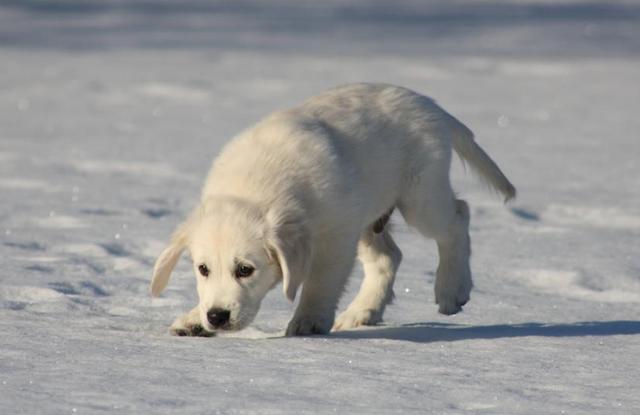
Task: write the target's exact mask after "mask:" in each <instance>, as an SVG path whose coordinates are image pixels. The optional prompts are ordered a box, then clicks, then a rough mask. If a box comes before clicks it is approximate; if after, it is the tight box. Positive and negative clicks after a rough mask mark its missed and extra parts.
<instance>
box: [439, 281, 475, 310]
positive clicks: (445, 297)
mask: <svg viewBox="0 0 640 415" xmlns="http://www.w3.org/2000/svg"><path fill="white" fill-rule="evenodd" d="M470 295H471V286H469V287H468V288H466V287H461V289H460V290H458V292H457V293H454V294H453V295H452V294H451V293H447V292H445V293H438V292H436V304H438V312H439V313H440V314H444V315H447V316H450V315H452V314H456V313H458V312H460V311H462V306H463V305H465V304H467V303H468V302H469V299H470Z"/></svg>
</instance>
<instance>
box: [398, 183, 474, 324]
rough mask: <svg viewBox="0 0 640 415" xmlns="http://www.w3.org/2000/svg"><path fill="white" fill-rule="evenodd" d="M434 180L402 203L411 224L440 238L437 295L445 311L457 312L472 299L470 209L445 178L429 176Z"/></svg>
mask: <svg viewBox="0 0 640 415" xmlns="http://www.w3.org/2000/svg"><path fill="white" fill-rule="evenodd" d="M426 177H429V179H430V183H421V185H420V190H418V191H414V192H411V196H410V197H408V198H405V199H404V200H403V202H402V204H400V206H399V207H400V211H401V212H402V214H403V216H404V218H405V220H406V221H407V223H408V224H409V225H411V226H413V227H415V228H416V229H418V231H420V233H422V234H423V235H424V236H426V237H430V238H433V239H435V240H436V242H437V244H438V254H439V257H440V261H439V264H438V270H437V272H436V284H435V297H436V303H437V304H438V306H439V308H438V311H439V312H440V313H442V314H455V313H457V312H459V311H461V310H462V306H463V305H464V304H466V303H467V302H468V301H469V296H470V293H471V288H472V287H473V283H472V280H471V269H470V267H469V257H470V255H471V243H470V240H469V208H468V206H467V203H466V202H465V201H464V200H456V199H455V196H454V194H453V192H452V190H451V187H450V185H449V179H448V174H447V175H446V176H445V177H442V176H440V179H441V180H437V179H438V176H437V175H429V176H426Z"/></svg>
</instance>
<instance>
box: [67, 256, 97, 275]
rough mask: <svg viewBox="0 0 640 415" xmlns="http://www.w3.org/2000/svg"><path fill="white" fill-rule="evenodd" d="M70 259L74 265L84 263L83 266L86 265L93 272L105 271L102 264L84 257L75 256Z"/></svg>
mask: <svg viewBox="0 0 640 415" xmlns="http://www.w3.org/2000/svg"><path fill="white" fill-rule="evenodd" d="M70 261H71V262H72V263H73V264H76V265H84V266H86V267H87V268H89V269H90V270H91V271H93V273H94V274H104V272H105V268H104V267H103V266H102V265H100V264H98V263H97V262H95V261H91V260H89V259H86V258H79V257H76V258H71V259H70Z"/></svg>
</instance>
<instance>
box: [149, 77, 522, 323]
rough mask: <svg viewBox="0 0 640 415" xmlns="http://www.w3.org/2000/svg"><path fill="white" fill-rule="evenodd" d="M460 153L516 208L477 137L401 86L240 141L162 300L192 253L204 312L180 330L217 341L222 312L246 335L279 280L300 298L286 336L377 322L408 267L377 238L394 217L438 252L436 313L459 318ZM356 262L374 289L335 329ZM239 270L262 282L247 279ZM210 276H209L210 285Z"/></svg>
mask: <svg viewBox="0 0 640 415" xmlns="http://www.w3.org/2000/svg"><path fill="white" fill-rule="evenodd" d="M452 148H454V149H455V150H456V152H457V153H458V154H459V155H460V156H461V157H462V158H463V159H465V160H466V161H467V162H468V163H470V165H471V167H472V168H473V169H474V170H475V171H476V172H478V173H479V175H480V176H481V177H482V178H483V179H484V180H485V181H487V183H488V184H489V185H490V186H491V187H493V188H494V189H496V190H497V191H499V192H501V193H502V194H503V195H504V196H505V198H506V199H510V198H512V197H514V196H515V189H514V187H513V186H512V185H511V183H509V181H508V180H507V179H506V178H505V176H504V175H503V174H502V172H501V171H500V170H499V168H498V167H497V166H496V164H495V163H494V162H493V161H492V160H491V159H490V158H489V156H487V154H486V153H485V152H484V151H483V150H482V149H481V148H480V147H479V146H478V145H477V144H476V143H475V142H474V141H473V135H472V133H471V131H470V130H469V129H467V128H466V127H465V126H464V125H462V124H461V123H460V122H459V121H458V120H456V119H455V118H454V117H453V116H451V115H449V114H448V113H446V112H445V111H444V110H443V109H442V108H440V107H439V106H438V105H436V104H435V102H434V101H432V100H431V99H429V98H427V97H425V96H422V95H419V94H417V93H415V92H412V91H409V90H407V89H404V88H400V87H396V86H391V85H381V84H354V85H347V86H342V87H338V88H335V89H332V90H329V91H327V92H325V93H323V94H321V95H319V96H317V97H314V98H311V99H309V100H308V101H306V102H305V103H303V104H302V105H300V106H298V107H296V108H293V109H289V110H285V111H280V112H276V113H274V114H272V115H271V116H269V117H267V118H266V119H264V120H263V121H261V122H259V123H258V124H257V125H255V126H254V127H252V128H250V129H249V130H247V131H245V132H243V133H241V134H240V135H239V136H237V137H236V138H234V139H233V140H232V141H231V142H229V143H228V144H227V146H226V147H225V148H224V149H223V151H222V152H221V154H220V155H219V156H218V157H217V159H216V160H215V162H214V163H213V166H212V168H211V171H210V172H209V176H208V178H207V180H206V183H205V185H204V188H203V190H202V198H201V201H200V204H199V205H198V206H197V207H196V208H195V209H194V211H193V213H192V214H191V215H190V217H189V218H188V219H187V221H186V222H185V223H184V224H182V225H180V227H179V228H178V230H177V231H176V233H175V235H174V237H173V239H172V242H171V244H170V245H169V247H168V248H167V249H166V250H165V251H164V252H163V253H162V254H161V255H160V257H159V258H158V260H157V262H156V266H155V269H154V277H153V281H152V283H151V291H152V293H153V294H154V295H159V294H160V292H161V291H162V290H163V289H164V287H165V286H166V284H167V281H168V278H169V275H170V273H171V270H172V269H173V267H174V266H175V264H176V262H177V260H178V258H179V256H180V254H181V252H182V251H183V250H184V249H188V250H189V251H190V253H191V257H192V259H193V263H194V270H195V272H196V275H197V279H198V294H199V298H200V303H199V305H198V307H196V308H195V309H194V310H192V311H191V312H190V313H188V314H187V315H185V316H183V317H180V318H178V319H177V320H176V322H174V324H173V325H172V328H171V331H172V332H173V333H174V334H194V335H197V334H200V333H201V329H202V328H203V329H204V332H211V331H213V330H214V328H213V327H212V326H211V325H210V324H209V322H208V321H207V311H208V310H210V309H211V308H214V307H215V308H223V309H226V310H229V311H230V312H231V320H230V323H229V325H228V327H225V329H231V330H233V329H241V328H243V327H245V326H247V325H248V324H249V323H250V322H251V321H252V320H253V318H254V317H255V315H256V313H257V311H258V308H259V306H260V302H261V300H262V298H263V297H264V296H265V294H266V293H267V291H268V290H270V289H271V288H272V287H273V286H275V285H276V284H277V283H279V282H280V281H282V283H283V290H284V293H285V295H286V296H287V298H289V299H290V300H292V301H293V300H294V298H295V296H296V292H297V291H298V288H299V287H300V286H302V291H301V294H300V300H299V304H298V306H297V309H296V311H295V314H294V316H293V319H292V320H291V322H290V323H289V326H288V328H287V334H288V335H296V334H311V333H326V332H327V331H329V330H330V329H331V327H332V326H333V327H334V329H336V330H341V329H348V328H352V327H356V326H360V325H367V324H375V323H377V322H379V321H380V320H381V319H382V314H383V311H384V308H385V305H386V304H387V303H388V302H389V301H390V300H391V299H392V297H393V292H392V286H393V282H394V279H395V275H396V271H397V269H398V266H399V265H400V261H401V258H402V254H401V252H400V250H399V249H398V247H397V246H396V244H395V243H394V241H393V239H392V238H391V235H390V233H389V229H388V226H387V227H386V228H384V229H383V231H382V232H381V233H375V232H374V231H373V227H372V224H373V223H374V222H376V220H377V219H379V218H380V217H382V216H383V215H384V214H385V213H387V212H388V211H389V210H390V209H392V208H394V207H397V208H398V209H399V210H400V212H401V213H402V215H403V217H404V219H405V220H406V222H407V223H408V224H409V225H411V226H413V227H415V228H416V229H417V230H418V231H420V232H421V233H422V234H423V235H424V236H426V237H430V238H434V239H435V240H436V242H437V244H438V251H439V255H440V265H439V266H438V271H437V278H436V284H435V294H436V301H437V303H438V304H439V311H440V312H441V313H444V314H452V313H456V312H458V311H460V310H461V307H462V305H464V304H465V303H466V302H467V301H468V300H469V293H470V291H471V287H472V281H471V272H470V269H469V255H470V242H469V235H468V227H469V210H468V207H467V204H466V203H465V202H464V201H462V200H456V198H455V196H454V193H453V191H452V189H451V185H450V182H449V166H450V162H451V150H452ZM356 255H357V257H358V258H359V259H360V261H361V262H362V263H363V267H364V272H365V278H364V281H363V283H362V287H361V289H360V292H359V293H358V295H357V296H356V298H355V300H354V301H353V302H352V303H351V305H350V306H349V307H348V308H347V310H346V311H345V312H344V313H342V314H341V315H340V316H339V317H338V318H337V319H335V324H334V317H335V310H336V305H337V304H338V300H339V298H340V295H341V293H342V291H343V288H344V286H345V283H346V281H347V277H348V276H349V274H350V272H351V269H352V267H353V262H354V259H355V257H356ZM238 261H241V262H243V263H249V264H251V265H252V266H253V267H254V268H255V272H254V274H253V275H252V276H251V277H248V278H242V279H238V278H236V277H235V276H234V267H235V264H236V263H237V262H238ZM199 264H206V265H207V266H208V267H209V269H210V270H211V272H210V275H209V276H208V277H207V278H204V277H202V276H201V275H199V273H198V265H199Z"/></svg>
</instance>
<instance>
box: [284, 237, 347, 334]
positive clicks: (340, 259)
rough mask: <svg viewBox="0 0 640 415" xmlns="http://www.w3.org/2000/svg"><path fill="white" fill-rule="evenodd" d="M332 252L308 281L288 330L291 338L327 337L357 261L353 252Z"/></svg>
mask: <svg viewBox="0 0 640 415" xmlns="http://www.w3.org/2000/svg"><path fill="white" fill-rule="evenodd" d="M336 251H339V250H331V254H329V255H324V256H323V257H324V258H323V259H321V260H319V261H318V260H316V261H315V262H314V265H313V267H312V270H311V273H310V276H309V279H308V280H307V281H305V282H304V285H303V287H302V294H301V296H300V303H299V304H298V308H297V309H296V312H295V314H294V316H293V319H291V321H290V322H289V325H288V327H287V331H286V335H287V336H297V335H301V336H305V335H310V334H326V333H328V332H329V330H330V329H331V326H332V325H333V320H334V318H335V312H336V307H337V305H338V301H340V295H341V294H342V292H343V291H344V286H345V284H346V282H347V278H348V277H349V274H350V273H351V269H352V267H353V260H354V258H355V242H354V243H353V246H352V247H351V249H349V248H347V249H344V250H343V251H342V252H336Z"/></svg>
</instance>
